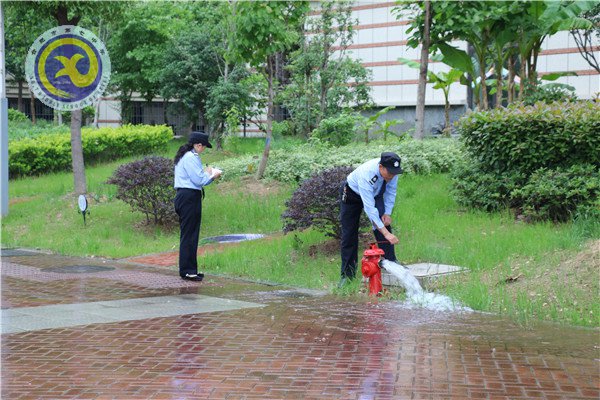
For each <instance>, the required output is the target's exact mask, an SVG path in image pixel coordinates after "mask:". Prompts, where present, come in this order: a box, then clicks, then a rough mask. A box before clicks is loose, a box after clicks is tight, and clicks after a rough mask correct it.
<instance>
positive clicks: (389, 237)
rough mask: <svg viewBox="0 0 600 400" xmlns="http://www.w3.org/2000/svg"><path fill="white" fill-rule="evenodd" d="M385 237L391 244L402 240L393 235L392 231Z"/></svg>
mask: <svg viewBox="0 0 600 400" xmlns="http://www.w3.org/2000/svg"><path fill="white" fill-rule="evenodd" d="M385 239H386V240H387V241H388V242H390V243H391V244H397V243H398V242H399V241H400V240H398V238H397V237H396V236H395V235H393V234H391V233H388V234H387V235H385Z"/></svg>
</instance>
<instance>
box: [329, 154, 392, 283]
mask: <svg viewBox="0 0 600 400" xmlns="http://www.w3.org/2000/svg"><path fill="white" fill-rule="evenodd" d="M400 163H401V160H400V157H399V156H398V155H397V154H396V153H391V152H384V153H381V158H375V159H372V160H369V161H367V162H365V163H364V164H362V165H360V166H359V167H358V168H356V169H355V170H354V171H352V172H351V173H350V175H348V178H347V179H346V182H344V184H343V185H342V188H341V197H340V220H341V225H342V247H341V255H342V271H341V272H342V279H341V281H340V286H343V285H344V284H345V283H346V282H347V281H348V280H350V279H354V277H355V275H356V264H357V262H358V230H359V222H360V215H361V213H362V211H363V209H364V210H365V213H366V214H367V216H368V217H369V220H371V223H372V224H373V233H374V235H375V239H376V240H377V242H379V243H378V244H379V247H380V248H381V249H382V250H383V251H385V258H386V259H387V260H390V261H394V262H396V254H395V251H394V245H395V244H396V243H398V238H397V237H396V236H395V235H394V234H393V233H392V227H391V223H392V217H391V216H392V211H393V209H394V203H395V201H396V188H397V185H398V175H399V174H401V173H402V168H401V166H400Z"/></svg>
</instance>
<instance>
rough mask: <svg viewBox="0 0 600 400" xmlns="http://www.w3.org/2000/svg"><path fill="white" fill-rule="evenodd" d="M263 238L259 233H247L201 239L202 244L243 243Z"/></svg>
mask: <svg viewBox="0 0 600 400" xmlns="http://www.w3.org/2000/svg"><path fill="white" fill-rule="evenodd" d="M263 237H265V235H261V234H259V233H247V234H236V235H223V236H212V237H207V238H204V239H202V242H203V243H235V242H243V241H245V240H255V239H260V238H263Z"/></svg>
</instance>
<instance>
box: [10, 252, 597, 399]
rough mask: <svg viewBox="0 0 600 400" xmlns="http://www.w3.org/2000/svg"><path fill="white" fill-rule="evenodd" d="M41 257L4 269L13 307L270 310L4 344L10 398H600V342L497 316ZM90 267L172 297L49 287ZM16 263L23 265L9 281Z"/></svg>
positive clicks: (104, 287)
mask: <svg viewBox="0 0 600 400" xmlns="http://www.w3.org/2000/svg"><path fill="white" fill-rule="evenodd" d="M41 258H42V257H37V256H33V257H32V256H27V257H6V258H4V259H3V260H2V275H3V276H2V289H3V290H2V307H3V308H11V309H18V308H19V307H25V306H31V305H43V304H65V303H78V302H90V301H98V300H115V299H126V298H139V297H148V296H165V295H177V294H183V293H194V294H201V295H205V296H213V297H220V298H223V299H233V300H241V301H247V302H253V303H260V304H264V305H265V307H262V308H250V309H244V310H233V311H224V312H209V313H198V314H188V315H180V316H175V317H161V318H148V319H143V320H134V321H123V322H115V323H105V324H92V325H86V326H79V327H71V328H54V329H45V330H38V331H32V332H24V333H15V334H5V335H2V376H1V378H2V379H1V389H2V393H1V398H3V399H4V398H6V399H38V398H39V399H531V398H541V399H598V398H599V396H600V387H599V386H600V376H599V375H600V372H599V367H600V363H599V361H598V360H599V359H600V354H599V343H598V331H597V330H589V329H576V328H563V327H559V326H556V325H540V326H538V327H535V328H533V329H530V330H524V329H523V328H520V327H518V326H516V325H514V324H512V323H511V322H509V321H507V320H505V319H502V318H500V317H497V316H492V315H484V314H479V313H470V314H448V313H436V312H433V311H426V310H420V309H414V308H404V307H402V305H401V304H399V303H396V302H389V301H388V302H382V303H377V302H369V301H366V300H363V301H361V300H348V299H344V298H340V297H334V296H329V295H325V296H318V295H310V294H307V293H304V292H299V291H296V290H293V289H289V288H282V287H269V286H261V285H258V284H252V283H245V282H241V281H236V280H225V279H220V278H215V277H208V279H207V280H206V282H203V283H201V284H194V286H192V287H190V286H189V285H187V282H185V281H181V280H179V279H178V278H177V276H176V275H177V273H176V271H175V270H173V269H165V268H163V267H160V268H158V269H153V268H150V267H148V266H135V265H133V264H123V263H119V262H112V261H108V262H103V261H102V260H82V259H65V258H60V257H57V258H55V259H54V263H53V262H52V257H47V259H46V260H44V261H43V262H42V261H40V259H41ZM92 261H93V262H92ZM70 262H72V264H69V263H70ZM84 262H85V263H86V264H90V263H92V264H93V263H98V265H110V266H112V267H115V270H114V271H107V272H105V273H106V274H109V273H123V274H136V273H147V274H154V275H161V276H160V277H156V280H157V282H165V286H164V287H163V288H158V287H155V286H153V287H149V286H148V285H147V284H141V283H140V284H132V283H131V281H127V280H117V279H110V278H108V277H102V273H94V274H56V275H62V278H60V279H56V280H48V279H46V278H44V279H41V280H40V279H36V277H35V275H36V272H37V273H38V274H48V273H49V272H45V271H44V269H45V268H50V267H55V266H57V265H58V264H60V265H67V264H68V265H76V264H82V263H84ZM7 263H12V264H15V265H12V266H9V268H7V269H6V271H7V274H6V275H5V272H4V271H5V269H4V267H5V264H7ZM25 267H30V268H34V270H30V269H27V268H25ZM19 268H21V269H19ZM35 269H37V270H35ZM15 271H21V272H22V274H21V275H19V274H18V273H15ZM82 275H85V276H82ZM91 275H93V276H94V278H92V279H88V277H87V276H91ZM42 276H46V275H42ZM107 276H109V275H107ZM38 278H39V277H38ZM159 278H160V279H159ZM171 279H175V280H173V281H171ZM141 282H147V281H146V279H142V280H141ZM175 282H180V283H181V285H180V286H179V287H174V286H173V285H174V283H175ZM36 296H37V298H36Z"/></svg>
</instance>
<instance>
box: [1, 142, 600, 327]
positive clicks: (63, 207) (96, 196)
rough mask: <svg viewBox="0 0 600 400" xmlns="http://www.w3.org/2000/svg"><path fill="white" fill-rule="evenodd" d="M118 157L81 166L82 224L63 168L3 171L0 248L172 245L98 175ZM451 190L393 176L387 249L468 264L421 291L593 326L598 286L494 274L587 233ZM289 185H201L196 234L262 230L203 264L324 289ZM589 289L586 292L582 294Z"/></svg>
mask: <svg viewBox="0 0 600 400" xmlns="http://www.w3.org/2000/svg"><path fill="white" fill-rule="evenodd" d="M262 143H263V141H261V140H248V141H244V142H241V141H240V143H237V144H236V146H238V147H237V148H236V149H235V152H234V151H232V150H231V147H233V146H230V147H229V150H228V151H226V152H218V151H215V150H214V149H213V150H211V151H208V152H207V153H205V154H203V161H204V162H205V163H208V164H210V163H218V161H219V160H222V159H223V158H225V157H228V156H232V155H234V154H236V153H237V154H240V153H244V152H254V151H260V149H261V148H262V147H261V146H262ZM180 144H181V141H179V142H177V141H174V142H173V143H171V145H170V147H169V149H166V150H165V151H164V152H163V153H162V154H161V155H163V156H166V157H172V156H173V155H174V153H175V151H176V149H177V147H178V146H179V145H180ZM226 148H227V147H226ZM127 161H129V160H119V161H117V162H113V163H109V164H102V165H95V166H89V167H88V168H87V170H86V173H87V179H88V192H89V194H90V196H89V197H90V215H89V217H88V223H87V226H84V225H83V219H82V216H81V215H80V214H78V213H77V201H76V198H75V197H74V196H72V195H71V194H70V192H71V191H72V188H73V182H72V179H73V178H72V175H71V173H60V174H51V175H46V176H42V177H37V178H26V179H18V180H11V181H10V184H9V190H10V193H9V197H10V202H11V204H10V209H9V214H8V216H7V217H5V218H4V219H3V221H2V246H4V247H13V246H14V247H17V246H18V247H30V248H41V249H48V250H52V251H55V252H58V253H61V254H68V255H79V256H90V255H94V256H105V257H115V258H122V257H129V256H135V255H143V254H150V253H157V252H166V251H173V250H177V249H178V243H179V237H178V230H177V229H174V230H170V231H169V230H164V229H159V228H150V227H147V226H145V224H144V223H143V222H144V216H143V215H142V214H140V213H133V212H131V210H130V208H129V206H127V205H126V204H124V203H122V202H121V201H119V200H117V199H116V198H115V193H116V190H115V188H114V187H113V186H111V185H106V184H105V183H104V182H105V181H106V180H107V179H108V177H109V176H110V175H111V174H112V172H113V171H114V170H115V169H116V168H117V167H118V166H119V165H120V164H123V163H124V162H127ZM450 188H451V181H450V178H449V177H448V176H447V175H431V176H414V175H413V176H411V175H404V176H402V177H401V179H400V181H399V185H398V195H397V202H396V207H395V210H394V214H393V220H394V226H395V229H396V232H397V233H398V234H399V238H400V244H399V245H398V246H397V250H396V253H397V255H398V258H399V260H400V261H401V262H402V263H405V264H409V263H416V262H438V263H443V264H452V265H459V266H464V267H467V268H469V269H470V271H471V273H469V274H466V275H462V276H460V277H454V278H450V279H448V280H445V281H443V282H438V283H437V284H436V285H435V286H432V288H431V289H432V290H433V289H435V290H439V291H442V292H445V293H448V294H450V295H451V296H453V297H454V298H456V299H457V300H460V301H461V302H463V303H465V304H466V305H468V306H470V307H472V308H475V309H479V310H488V311H493V312H501V313H505V314H507V315H510V316H514V317H516V318H518V319H519V320H521V321H525V322H526V321H528V320H531V319H547V320H554V321H562V322H567V323H572V324H577V325H587V326H598V317H597V316H598V315H600V307H599V305H598V304H597V301H596V299H597V293H598V291H597V285H596V286H595V287H591V288H589V290H588V289H585V288H584V289H581V287H580V286H581V285H579V286H576V287H574V286H565V285H562V286H561V285H560V276H556V277H555V279H554V280H552V279H549V280H548V283H547V284H546V286H544V287H540V288H539V289H538V291H540V292H542V293H543V296H544V297H540V296H537V294H536V296H531V294H530V292H531V287H530V286H523V287H522V288H519V290H520V291H516V292H514V291H513V292H510V290H508V289H511V290H512V288H511V287H508V286H507V285H504V284H502V282H503V281H504V280H505V278H508V277H510V276H511V275H514V271H513V269H514V268H515V267H517V268H521V269H520V270H521V271H525V272H524V273H523V274H522V277H521V278H519V279H521V282H525V281H527V280H529V282H531V283H532V284H533V285H535V282H536V279H537V278H536V276H538V274H541V273H543V272H540V271H545V270H547V269H556V268H557V266H558V265H560V263H561V262H563V261H564V260H565V258H568V257H571V256H574V255H576V254H577V252H578V251H580V250H581V249H582V248H584V246H586V243H587V244H588V246H589V241H588V239H589V238H586V237H584V236H583V235H582V234H581V233H580V230H578V229H576V226H575V225H574V224H561V225H554V224H550V223H546V224H525V223H522V222H517V221H515V219H514V217H513V216H512V215H510V214H509V213H494V214H487V213H481V212H473V211H469V210H465V209H462V208H461V207H459V206H458V205H457V204H456V203H455V202H454V200H453V199H452V197H451V196H450V194H449V193H450ZM292 192H293V187H291V186H289V185H284V184H280V183H277V182H256V181H255V180H252V179H245V180H241V181H235V182H223V183H219V184H216V185H211V186H209V187H208V190H207V195H206V200H205V203H204V213H203V224H202V229H201V234H200V237H201V238H203V237H208V236H214V235H224V234H232V233H263V234H267V235H268V238H267V239H263V240H257V241H251V242H246V243H241V244H240V245H238V246H231V247H227V248H225V249H223V250H222V251H220V252H217V253H209V254H206V255H204V256H202V257H201V260H200V263H201V265H202V266H203V270H204V271H205V272H209V273H211V272H212V273H219V274H226V275H230V276H239V277H245V278H251V279H259V280H268V281H275V282H281V283H285V284H290V285H296V286H302V287H308V288H319V289H328V290H329V289H332V288H333V287H334V286H335V284H336V283H337V281H338V278H339V255H338V251H337V244H336V243H334V242H331V241H328V239H327V238H326V237H324V236H323V235H322V234H321V233H319V232H315V231H311V230H308V231H305V232H300V233H297V234H288V235H282V234H281V227H282V221H281V218H280V216H281V213H282V212H283V211H284V208H285V201H286V200H287V199H288V198H289V197H290V196H291V193H292ZM359 257H360V256H359ZM588 274H591V276H589V277H588V278H584V279H591V280H593V279H595V280H596V281H597V270H594V269H593V268H592V269H590V272H588ZM594 277H595V278H594ZM499 283H500V284H499ZM515 287H517V286H515ZM580 289H581V290H580ZM594 290H596V292H595V293H596V296H594V295H593V294H592V295H590V293H593V291H594ZM551 296H554V300H552V305H551V306H549V305H548V304H549V303H548V302H549V301H551V300H548V301H544V299H545V298H546V297H548V298H550V297H551ZM573 302H575V306H573V305H572V303H573ZM544 303H545V304H546V305H544ZM567 303H568V304H569V305H570V306H568V307H567V306H566V305H565V304H567ZM565 308H566V310H565ZM559 310H561V311H559ZM590 313H591V314H590Z"/></svg>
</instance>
